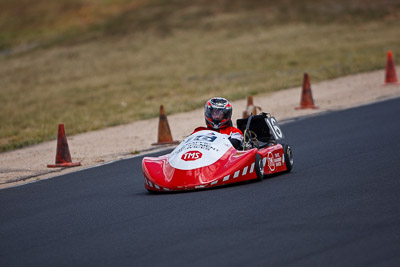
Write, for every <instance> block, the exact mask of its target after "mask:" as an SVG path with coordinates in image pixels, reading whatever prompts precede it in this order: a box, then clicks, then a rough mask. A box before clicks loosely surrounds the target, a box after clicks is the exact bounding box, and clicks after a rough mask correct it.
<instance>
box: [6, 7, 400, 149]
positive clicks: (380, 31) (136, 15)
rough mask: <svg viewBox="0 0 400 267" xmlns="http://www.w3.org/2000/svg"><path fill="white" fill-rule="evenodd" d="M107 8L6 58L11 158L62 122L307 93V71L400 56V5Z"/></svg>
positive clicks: (93, 123) (90, 126)
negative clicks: (216, 99)
mask: <svg viewBox="0 0 400 267" xmlns="http://www.w3.org/2000/svg"><path fill="white" fill-rule="evenodd" d="M0 1H2V0H0ZM42 1H44V0H42ZM2 2H4V1H2ZM6 2H10V3H11V2H12V1H6ZM62 2H63V1H60V3H62ZM76 2H77V3H78V2H87V3H89V2H91V1H76ZM100 2H101V1H100ZM103 2H104V3H106V2H107V4H108V5H111V4H112V5H111V6H114V7H115V10H116V11H114V12H113V13H112V14H111V13H110V14H107V15H105V16H104V17H101V18H102V19H99V20H95V19H93V22H92V23H89V24H88V26H87V27H85V28H84V29H80V30H79V31H74V30H71V29H75V28H74V27H75V25H76V24H75V22H74V18H75V17H76V16H73V15H70V16H69V18H70V19H71V21H72V22H71V24H70V25H72V26H69V27H67V26H65V28H61V29H60V28H59V27H57V25H58V24H57V23H53V24H54V25H55V26H54V29H53V28H51V27H50V26H49V25H47V24H46V23H44V25H45V26H46V27H50V28H51V31H50V30H49V31H50V32H52V33H54V32H57V31H56V29H60V33H59V34H58V35H57V34H56V33H54V35H55V36H56V38H53V39H51V38H50V39H51V40H50V39H48V38H47V36H48V35H45V36H44V37H43V38H41V39H39V40H33V39H31V37H29V40H30V41H34V42H36V41H37V42H39V43H41V45H39V46H38V48H36V49H34V50H29V51H26V52H24V53H21V54H9V55H3V56H2V57H0V100H1V101H0V102H1V106H0V123H1V128H0V150H1V151H7V150H10V149H15V148H19V147H23V146H26V145H30V144H35V143H39V142H43V141H45V140H50V139H54V138H55V137H56V134H57V124H58V123H64V124H65V125H66V129H67V134H68V135H72V134H76V133H81V132H85V131H91V130H96V129H100V128H103V127H108V126H113V125H118V124H123V123H128V122H132V121H134V120H140V119H146V118H150V117H155V116H157V115H158V110H159V105H160V104H163V105H164V106H165V107H166V110H167V112H168V113H176V112H182V111H188V110H191V109H194V108H197V107H200V106H202V105H203V104H204V102H205V101H206V100H207V99H208V98H210V97H212V96H215V95H219V96H224V97H227V98H229V99H232V100H234V99H239V98H243V97H245V96H246V95H248V94H260V93H268V92H272V91H276V90H280V89H283V88H288V87H293V86H300V84H301V82H302V80H301V79H302V74H303V73H304V72H308V73H309V74H310V76H311V79H312V82H317V81H321V80H326V79H332V78H335V77H339V76H343V75H348V74H352V73H358V72H363V71H370V70H375V69H380V68H383V67H384V65H385V55H386V51H387V50H392V51H393V52H394V56H395V59H396V58H400V38H399V37H398V29H399V27H400V20H399V17H400V16H399V14H400V12H399V10H400V6H399V4H397V2H396V1H383V2H379V3H375V2H372V1H370V2H369V1H367V2H365V1H361V0H360V1H358V0H352V1H344V0H343V1H342V0H341V1H328V0H322V1H316V0H315V1H312V0H308V1H301V4H300V3H299V1H294V0H291V1H290V0H287V1H261V0H257V1H256V0H254V1H233V0H232V1H209V0H197V1H190V2H187V1H181V0H180V1H178V0H174V1H161V0H153V1H151V0H149V1H133V2H131V4H130V5H128V4H127V3H128V2H127V1H122V0H121V1H103ZM166 2H168V4H167V3H166ZM92 3H93V2H92ZM132 3H134V4H135V5H133V4H132ZM77 6H79V7H80V8H75V9H74V8H71V10H72V11H70V13H71V14H74V13H73V10H81V8H82V5H79V3H78V4H77ZM105 6H106V4H104V6H101V7H97V8H94V7H93V8H92V10H95V11H93V12H94V13H95V14H98V13H99V12H100V11H98V10H102V8H104V7H105ZM88 12H89V11H88ZM89 13H90V12H89ZM100 13H101V12H100ZM89 17H90V16H89ZM96 18H97V17H96ZM55 19H56V18H55ZM41 23H42V24H43V22H41ZM39 24H40V23H39ZM42 24H40V25H42ZM21 27H22V26H21ZM40 27H44V26H40ZM40 27H39V28H40ZM17 28H18V27H17ZM22 28H24V27H22ZM71 32H72V34H70V33H71ZM64 33H65V35H63V34H64ZM23 36H24V35H21V36H20V37H19V38H18V40H21V38H22V39H23V38H24V37H23ZM65 36H68V38H66V37H65ZM6 39H7V38H6ZM7 40H8V41H7V42H3V43H7V44H17V43H18V42H17V41H16V39H15V40H14V39H12V38H10V39H7ZM43 40H45V41H43ZM382 79H383V78H382ZM283 101H284V100H283ZM316 101H318V100H317V99H316Z"/></svg>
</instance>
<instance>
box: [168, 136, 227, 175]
mask: <svg viewBox="0 0 400 267" xmlns="http://www.w3.org/2000/svg"><path fill="white" fill-rule="evenodd" d="M231 147H232V145H231V142H230V141H229V140H228V138H227V137H226V136H224V135H222V134H220V133H217V132H213V131H209V130H205V131H200V132H197V133H194V134H192V135H191V136H189V137H188V138H186V139H185V140H184V141H183V142H182V143H181V144H180V145H179V146H177V147H176V148H175V149H174V151H172V153H171V155H170V157H169V159H168V162H169V164H171V166H172V167H174V168H175V169H180V170H192V169H196V168H201V167H205V166H209V165H211V164H213V163H215V162H216V161H217V160H219V159H220V158H221V157H222V156H223V155H224V154H225V153H226V152H227V151H228V150H229V149H230V148H231Z"/></svg>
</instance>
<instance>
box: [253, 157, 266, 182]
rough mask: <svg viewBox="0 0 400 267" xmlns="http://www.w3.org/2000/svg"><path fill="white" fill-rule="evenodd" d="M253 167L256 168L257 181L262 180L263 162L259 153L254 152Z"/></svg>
mask: <svg viewBox="0 0 400 267" xmlns="http://www.w3.org/2000/svg"><path fill="white" fill-rule="evenodd" d="M254 168H255V169H256V174H257V181H262V180H263V179H264V163H263V159H262V157H261V156H260V154H256V161H255V164H254Z"/></svg>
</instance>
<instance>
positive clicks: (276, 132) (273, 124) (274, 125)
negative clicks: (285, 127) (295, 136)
mask: <svg viewBox="0 0 400 267" xmlns="http://www.w3.org/2000/svg"><path fill="white" fill-rule="evenodd" d="M265 120H266V121H267V124H268V127H269V129H270V130H271V133H272V134H273V136H274V138H275V140H280V139H282V138H284V137H285V136H284V135H283V132H282V130H281V128H280V127H279V125H278V122H277V121H276V119H275V118H274V117H269V118H265Z"/></svg>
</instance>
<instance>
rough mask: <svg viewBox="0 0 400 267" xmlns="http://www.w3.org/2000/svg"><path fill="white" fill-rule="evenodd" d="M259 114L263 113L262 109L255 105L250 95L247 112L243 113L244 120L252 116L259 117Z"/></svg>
mask: <svg viewBox="0 0 400 267" xmlns="http://www.w3.org/2000/svg"><path fill="white" fill-rule="evenodd" d="M259 112H261V108H260V107H258V106H255V105H254V104H253V97H252V96H251V95H249V96H248V97H247V107H246V110H245V111H243V119H246V118H248V117H249V116H250V114H253V115H257V114H258V113H259Z"/></svg>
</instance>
